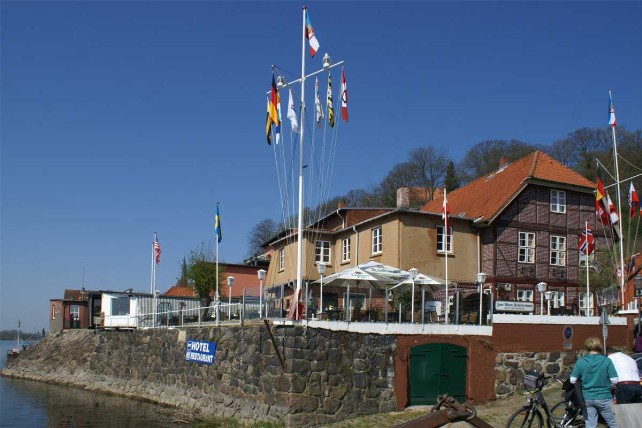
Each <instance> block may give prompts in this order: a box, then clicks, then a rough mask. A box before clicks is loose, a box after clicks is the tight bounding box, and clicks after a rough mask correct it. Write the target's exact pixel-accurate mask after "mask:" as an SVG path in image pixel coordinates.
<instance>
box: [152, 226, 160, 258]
mask: <svg viewBox="0 0 642 428" xmlns="http://www.w3.org/2000/svg"><path fill="white" fill-rule="evenodd" d="M153 247H154V261H155V262H156V264H159V263H160V255H161V250H160V244H159V243H158V235H156V233H154V244H153Z"/></svg>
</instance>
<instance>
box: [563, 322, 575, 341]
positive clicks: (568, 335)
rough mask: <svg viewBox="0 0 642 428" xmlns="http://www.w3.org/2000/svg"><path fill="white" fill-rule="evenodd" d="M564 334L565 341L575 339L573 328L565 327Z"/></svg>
mask: <svg viewBox="0 0 642 428" xmlns="http://www.w3.org/2000/svg"><path fill="white" fill-rule="evenodd" d="M562 334H563V335H564V340H571V338H573V327H571V326H570V325H567V326H566V327H564V330H562Z"/></svg>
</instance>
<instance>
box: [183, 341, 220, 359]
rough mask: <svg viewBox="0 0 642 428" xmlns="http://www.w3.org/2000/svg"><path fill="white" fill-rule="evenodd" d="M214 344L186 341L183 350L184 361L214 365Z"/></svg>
mask: <svg viewBox="0 0 642 428" xmlns="http://www.w3.org/2000/svg"><path fill="white" fill-rule="evenodd" d="M215 352H216V342H203V341H201V340H188V341H187V347H186V348H185V361H190V362H193V363H200V364H207V365H212V364H214V353H215Z"/></svg>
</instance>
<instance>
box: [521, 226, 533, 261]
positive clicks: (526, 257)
mask: <svg viewBox="0 0 642 428" xmlns="http://www.w3.org/2000/svg"><path fill="white" fill-rule="evenodd" d="M518 261H519V262H520V263H535V234H534V233H532V232H519V258H518Z"/></svg>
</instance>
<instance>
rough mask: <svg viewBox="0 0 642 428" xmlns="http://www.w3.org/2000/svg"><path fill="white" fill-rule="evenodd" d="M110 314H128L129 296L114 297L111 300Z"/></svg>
mask: <svg viewBox="0 0 642 428" xmlns="http://www.w3.org/2000/svg"><path fill="white" fill-rule="evenodd" d="M111 314H112V315H129V297H115V298H114V299H112V301H111Z"/></svg>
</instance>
